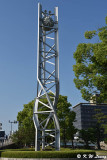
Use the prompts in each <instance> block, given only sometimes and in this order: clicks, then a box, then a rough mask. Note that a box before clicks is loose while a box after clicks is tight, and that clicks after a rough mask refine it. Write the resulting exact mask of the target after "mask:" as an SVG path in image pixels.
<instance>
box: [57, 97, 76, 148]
mask: <svg viewBox="0 0 107 160" xmlns="http://www.w3.org/2000/svg"><path fill="white" fill-rule="evenodd" d="M70 107H71V104H70V103H69V102H68V101H67V96H61V95H60V96H59V100H58V105H57V115H58V118H59V123H60V133H61V134H60V135H61V140H62V141H63V143H64V147H66V143H67V142H68V140H72V142H73V138H74V134H75V133H76V131H77V130H76V128H75V127H74V126H73V122H74V120H75V117H76V114H75V112H73V111H71V109H70ZM72 145H73V143H72ZM72 147H73V146H72Z"/></svg>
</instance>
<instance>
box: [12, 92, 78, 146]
mask: <svg viewBox="0 0 107 160" xmlns="http://www.w3.org/2000/svg"><path fill="white" fill-rule="evenodd" d="M43 101H45V100H44V99H43ZM33 107H34V100H33V101H31V102H29V103H28V104H25V105H24V108H23V110H22V111H20V112H19V113H18V115H17V121H18V122H19V128H18V131H17V132H16V133H15V134H14V135H13V140H14V142H16V143H17V144H18V145H20V146H25V145H27V146H29V145H30V144H31V143H32V142H33V143H34V139H35V128H34V124H33V120H32V117H33ZM70 107H71V104H70V103H69V102H68V101H67V96H61V95H60V96H59V100H58V104H57V115H58V118H59V123H60V131H61V140H62V141H63V142H64V144H65V146H66V142H67V141H68V140H73V135H74V134H75V132H76V129H75V127H74V126H73V121H74V120H75V112H73V111H71V110H70ZM40 118H41V119H42V118H44V117H42V116H41V117H40ZM50 125H53V123H50Z"/></svg>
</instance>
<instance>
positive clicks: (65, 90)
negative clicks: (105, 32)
mask: <svg viewBox="0 0 107 160" xmlns="http://www.w3.org/2000/svg"><path fill="white" fill-rule="evenodd" d="M38 2H40V3H41V4H42V8H43V10H45V9H46V10H48V11H49V10H51V11H52V12H53V11H54V7H56V6H58V10H59V67H60V70H59V71H60V94H61V95H65V96H67V97H68V101H69V102H70V103H71V104H72V106H74V105H76V104H78V103H84V102H86V101H84V100H83V99H82V97H81V93H80V91H79V90H78V89H76V87H75V84H74V82H73V79H74V77H75V75H74V72H73V65H74V64H75V60H74V58H73V53H74V52H75V51H76V47H77V45H78V44H79V43H88V42H90V41H89V40H88V41H87V40H86V39H85V38H84V32H85V31H88V30H89V31H90V30H96V29H98V28H99V27H101V26H104V25H105V17H106V16H107V0H0V123H2V125H3V126H2V129H3V130H5V131H6V134H9V132H10V129H11V126H10V123H9V120H10V121H14V120H17V114H18V112H19V111H22V110H23V105H24V104H27V103H28V102H30V101H31V100H33V99H34V98H35V97H36V84H37V80H36V79H37V75H36V74H37V72H36V71H37V26H38V24H37V23H38V22H37V18H38ZM16 129H17V124H13V130H14V131H15V130H16Z"/></svg>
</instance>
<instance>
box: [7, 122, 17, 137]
mask: <svg viewBox="0 0 107 160" xmlns="http://www.w3.org/2000/svg"><path fill="white" fill-rule="evenodd" d="M9 123H11V131H10V135H12V123H14V124H16V123H17V121H10V120H9Z"/></svg>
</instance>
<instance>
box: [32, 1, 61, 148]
mask: <svg viewBox="0 0 107 160" xmlns="http://www.w3.org/2000/svg"><path fill="white" fill-rule="evenodd" d="M43 16H44V12H43V11H42V6H41V4H40V3H38V50H37V98H36V101H35V105H34V115H33V120H34V125H35V128H36V133H35V150H36V151H39V150H40V146H41V145H42V150H44V149H45V147H47V146H52V147H54V148H55V149H56V150H60V127H59V121H58V117H57V114H56V110H57V108H56V105H57V102H58V96H59V48H58V47H59V44H58V7H55V9H54V14H51V15H50V16H52V17H54V26H53V27H47V26H44V25H43V23H42V20H43ZM44 27H45V29H44ZM46 27H47V28H48V29H47V30H46ZM53 35H54V37H53ZM52 41H53V43H52ZM47 64H48V66H47ZM49 65H50V67H49ZM43 99H45V101H43ZM41 115H43V116H44V117H45V118H44V119H42V121H41V119H40V118H39V117H41ZM49 123H53V124H54V125H53V126H54V128H49V126H48V125H49ZM49 137H50V138H49ZM48 139H49V142H48Z"/></svg>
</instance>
